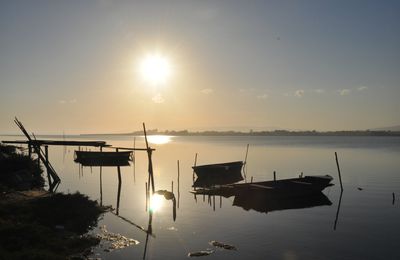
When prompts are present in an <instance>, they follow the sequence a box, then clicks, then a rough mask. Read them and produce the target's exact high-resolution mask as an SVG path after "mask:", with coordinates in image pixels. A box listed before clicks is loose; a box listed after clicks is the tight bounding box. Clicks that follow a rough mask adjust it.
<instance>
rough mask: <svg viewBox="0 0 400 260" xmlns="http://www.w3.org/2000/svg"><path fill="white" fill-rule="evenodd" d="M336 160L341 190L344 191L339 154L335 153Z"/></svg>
mask: <svg viewBox="0 0 400 260" xmlns="http://www.w3.org/2000/svg"><path fill="white" fill-rule="evenodd" d="M335 159H336V166H337V170H338V173H339V182H340V189H341V190H342V191H343V184H342V175H341V174H340V167H339V160H338V156H337V153H336V152H335Z"/></svg>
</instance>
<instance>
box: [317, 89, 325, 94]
mask: <svg viewBox="0 0 400 260" xmlns="http://www.w3.org/2000/svg"><path fill="white" fill-rule="evenodd" d="M314 92H315V93H317V94H322V93H324V92H325V89H322V88H319V89H315V90H314Z"/></svg>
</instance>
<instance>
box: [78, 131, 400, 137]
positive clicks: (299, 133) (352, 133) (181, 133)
mask: <svg viewBox="0 0 400 260" xmlns="http://www.w3.org/2000/svg"><path fill="white" fill-rule="evenodd" d="M147 134H148V135H172V136H400V131H369V130H367V131H327V132H318V131H287V130H275V131H250V132H238V131H201V132H189V131H187V130H183V131H158V130H148V131H147ZM105 135H112V136H138V135H143V132H142V131H135V132H132V133H109V134H80V135H79V136H105Z"/></svg>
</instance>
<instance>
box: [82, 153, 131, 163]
mask: <svg viewBox="0 0 400 260" xmlns="http://www.w3.org/2000/svg"><path fill="white" fill-rule="evenodd" d="M131 160H132V152H131V151H122V152H103V151H75V162H78V163H81V164H82V165H84V166H125V165H129V161H131Z"/></svg>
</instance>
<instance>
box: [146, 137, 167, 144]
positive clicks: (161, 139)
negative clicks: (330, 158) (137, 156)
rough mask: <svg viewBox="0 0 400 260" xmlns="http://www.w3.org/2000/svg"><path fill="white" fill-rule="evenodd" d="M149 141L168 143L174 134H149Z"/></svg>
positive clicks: (152, 142)
mask: <svg viewBox="0 0 400 260" xmlns="http://www.w3.org/2000/svg"><path fill="white" fill-rule="evenodd" d="M147 139H148V141H149V143H151V144H167V143H169V142H171V140H172V136H169V135H149V136H147Z"/></svg>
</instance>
